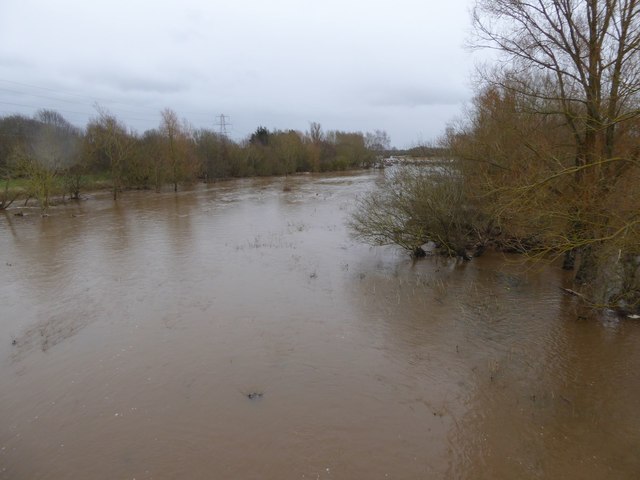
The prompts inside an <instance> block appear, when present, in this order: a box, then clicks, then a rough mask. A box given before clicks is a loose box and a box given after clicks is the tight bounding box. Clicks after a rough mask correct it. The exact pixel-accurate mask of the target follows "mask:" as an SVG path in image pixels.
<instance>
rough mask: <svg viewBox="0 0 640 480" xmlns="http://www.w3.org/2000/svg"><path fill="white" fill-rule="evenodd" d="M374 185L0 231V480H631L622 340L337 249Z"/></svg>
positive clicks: (60, 212) (227, 187)
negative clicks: (358, 202) (360, 198)
mask: <svg viewBox="0 0 640 480" xmlns="http://www.w3.org/2000/svg"><path fill="white" fill-rule="evenodd" d="M380 175H382V174H381V173H376V172H372V173H358V174H346V175H341V176H313V175H306V176H296V177H290V178H288V179H258V180H238V181H230V182H224V183H220V184H216V185H213V186H210V187H203V186H202V187H197V188H194V189H193V190H191V191H185V192H181V193H178V194H173V193H162V194H155V193H150V192H129V193H126V194H125V195H123V197H122V199H121V200H118V203H117V204H114V203H113V202H112V201H111V200H110V199H109V198H108V197H107V196H104V197H103V196H100V195H98V196H95V197H94V198H91V199H89V200H87V201H83V202H80V203H77V204H68V205H64V206H58V207H55V208H52V209H51V212H50V216H49V217H46V218H42V217H40V216H39V215H38V212H37V210H30V209H26V210H25V212H26V213H27V214H26V215H25V216H24V217H17V216H14V215H13V214H12V213H13V212H15V210H14V211H13V212H9V213H8V214H5V215H0V270H1V276H0V313H1V315H0V478H2V479H76V478H77V479H81V478H82V479H133V478H135V479H138V480H139V479H151V478H153V479H187V478H188V479H217V478H220V479H288V478H291V479H300V478H308V479H330V478H335V479H378V478H379V479H387V478H395V479H419V478H468V479H478V478H486V479H495V478H505V479H515V478H563V479H590V478H593V479H596V478H597V479H601V478H608V479H623V478H625V479H626V478H639V477H640V413H639V410H638V409H639V403H638V399H640V323H638V322H633V321H628V320H625V321H622V320H619V319H617V318H615V317H609V316H606V315H605V316H602V317H601V318H596V319H577V316H576V306H575V305H574V302H575V299H573V298H570V297H566V296H563V295H562V294H561V292H560V290H559V286H561V285H563V282H564V281H565V279H564V278H563V277H562V272H560V271H559V270H558V269H556V268H553V267H548V266H546V267H536V268H527V267H525V266H523V265H521V264H520V263H518V262H517V261H516V259H515V258H513V257H509V258H505V257H503V256H501V255H495V254H493V255H487V256H485V257H483V258H480V259H477V260H474V261H472V262H470V263H459V262H454V261H445V260H442V259H425V260H421V261H418V262H415V263H414V262H412V261H411V260H410V259H409V258H408V257H407V256H406V255H405V254H403V253H402V252H398V251H397V250H395V249H393V248H372V247H369V246H366V245H363V244H361V243H359V242H357V241H354V240H352V239H351V238H350V237H349V234H348V229H347V227H346V226H345V220H346V218H347V217H348V214H349V212H350V211H351V210H352V209H353V206H354V202H355V200H356V198H357V197H358V196H359V195H362V194H363V193H364V192H366V191H368V190H370V189H371V188H373V186H374V185H375V183H376V181H378V180H379V178H380ZM285 184H286V186H287V188H286V189H285V188H284V186H285Z"/></svg>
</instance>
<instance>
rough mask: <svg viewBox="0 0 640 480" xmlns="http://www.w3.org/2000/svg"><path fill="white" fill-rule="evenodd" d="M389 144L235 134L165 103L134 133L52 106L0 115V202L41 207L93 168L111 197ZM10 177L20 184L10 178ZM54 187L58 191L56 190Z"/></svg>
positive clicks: (278, 171) (266, 171) (315, 162)
mask: <svg viewBox="0 0 640 480" xmlns="http://www.w3.org/2000/svg"><path fill="white" fill-rule="evenodd" d="M387 150H389V137H388V135H387V134H386V133H385V132H384V131H380V130H377V131H375V132H373V133H364V134H363V133H361V132H343V131H327V132H324V131H323V130H322V127H321V126H320V124H318V123H310V125H309V130H308V131H307V132H300V131H296V130H287V131H283V130H269V129H267V128H265V127H262V126H260V127H258V128H256V130H255V132H254V133H252V134H251V135H250V136H249V137H248V138H246V139H244V140H242V141H240V142H236V141H233V140H231V139H230V138H228V137H227V136H225V135H222V134H220V133H218V132H215V131H213V130H209V129H194V128H192V127H191V126H190V125H189V124H188V123H187V122H186V121H180V120H179V119H178V116H177V114H176V113H175V112H174V111H173V110H170V109H166V110H164V111H162V117H161V121H160V125H159V126H158V128H155V129H152V130H147V131H145V132H144V133H143V134H138V133H136V132H134V131H132V130H130V129H128V128H127V127H126V126H125V125H124V124H123V123H122V122H121V121H120V120H119V119H118V118H116V117H115V116H114V115H113V114H111V113H109V112H107V111H104V110H99V111H98V114H97V116H96V117H95V118H94V119H92V120H91V121H90V122H89V123H88V124H87V125H86V127H85V128H84V129H81V128H78V127H76V126H73V125H71V124H70V123H69V122H68V121H67V120H66V119H65V118H64V117H63V116H62V115H61V114H60V113H58V112H55V111H51V110H41V111H39V112H38V113H37V114H36V115H35V116H34V117H26V116H22V115H10V116H5V117H0V175H1V176H2V178H3V179H4V180H5V182H4V183H5V188H3V192H0V209H1V208H6V207H7V206H8V205H9V204H10V203H11V202H13V201H14V200H15V198H14V197H17V196H18V195H22V196H25V195H26V196H27V197H31V198H36V199H37V200H38V201H39V203H40V205H41V206H42V208H47V206H48V204H49V198H50V196H51V195H52V194H64V195H68V196H70V197H78V195H79V194H80V191H81V189H83V188H85V185H86V179H87V178H89V177H93V178H95V177H96V176H99V177H101V178H104V179H105V182H107V183H108V184H109V186H110V188H112V191H113V196H114V199H115V198H117V196H118V194H119V192H121V191H122V190H124V189H133V188H136V189H155V190H160V189H161V188H163V187H164V186H166V185H171V187H172V188H173V189H174V190H177V189H178V186H179V185H181V184H189V183H192V182H194V181H198V180H202V181H213V180H216V179H224V178H232V177H251V176H267V175H287V174H292V173H295V172H325V171H335V170H346V169H354V168H368V167H371V166H372V165H374V164H375V163H376V162H377V161H378V159H379V158H381V157H382V156H383V155H384V152H385V151H387ZM16 179H18V180H20V181H21V182H22V183H21V184H20V185H22V187H21V188H19V189H15V188H11V187H10V186H11V185H12V182H13V184H15V181H16ZM60 189H62V192H60Z"/></svg>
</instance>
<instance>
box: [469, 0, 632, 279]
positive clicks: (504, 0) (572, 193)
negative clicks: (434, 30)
mask: <svg viewBox="0 0 640 480" xmlns="http://www.w3.org/2000/svg"><path fill="white" fill-rule="evenodd" d="M639 15H640V6H639V2H638V0H528V1H523V0H478V1H477V3H476V7H475V9H474V13H473V21H474V26H475V33H476V36H475V38H474V40H473V44H474V46H476V47H480V48H483V47H484V48H492V49H495V50H497V51H498V52H499V54H500V58H501V60H502V63H501V64H500V66H499V67H498V68H495V69H494V70H493V71H492V72H491V74H490V75H486V76H485V77H484V79H485V81H486V83H485V85H488V86H489V88H488V89H485V92H487V91H488V92H490V91H491V89H493V91H494V92H497V95H498V97H497V98H498V100H499V103H500V102H501V107H504V106H506V105H507V103H506V101H507V100H508V99H512V100H513V102H512V107H509V108H512V112H513V115H512V117H511V118H512V119H518V117H519V116H522V115H526V116H528V118H529V122H528V123H527V125H528V127H527V128H529V129H530V128H532V126H533V125H535V123H536V122H542V123H543V124H546V126H545V127H544V129H543V131H545V132H546V133H545V134H543V135H541V136H540V137H539V139H540V141H539V142H537V143H536V141H532V139H531V137H528V136H526V135H522V136H520V145H521V146H522V147H524V148H526V149H528V150H529V153H527V154H525V156H527V155H528V156H529V157H532V158H534V159H535V164H534V167H535V166H536V165H537V166H538V167H539V168H532V167H531V166H530V165H526V166H523V168H524V169H525V170H526V171H525V172H524V173H522V172H520V171H518V172H517V173H515V174H514V173H512V174H511V176H512V177H516V179H517V180H516V181H512V182H511V183H510V184H509V183H503V188H502V190H501V193H503V194H504V197H505V198H506V199H507V201H506V202H505V203H503V205H502V213H503V214H506V216H507V217H508V216H509V215H512V214H513V212H514V211H516V210H518V209H520V210H523V209H524V210H526V211H528V212H532V211H534V209H539V210H540V212H541V215H539V217H540V218H541V219H544V220H545V221H546V222H547V224H548V225H550V224H551V223H552V220H553V221H554V222H555V229H554V230H553V231H552V230H551V229H550V230H549V232H550V233H551V234H548V235H547V236H546V239H545V240H546V244H547V246H550V247H551V248H553V249H554V250H555V251H557V252H564V254H565V265H564V266H565V267H566V268H572V267H573V260H574V258H575V254H576V252H579V254H580V255H579V257H580V265H579V268H578V271H577V273H576V280H577V282H578V283H580V284H584V285H586V286H589V285H591V284H592V283H594V282H596V281H597V280H602V278H610V277H611V272H612V271H613V267H612V266H611V265H612V262H613V263H615V262H616V259H620V258H625V255H626V252H634V251H635V250H637V246H636V245H635V244H634V241H633V240H631V239H632V238H633V235H631V232H632V231H635V229H636V225H637V222H638V214H639V213H640V212H638V208H637V207H635V206H634V205H629V207H628V208H627V207H625V206H624V205H627V204H628V202H625V201H624V198H620V195H619V192H620V190H621V189H623V188H629V181H630V180H631V179H634V178H637V176H638V174H637V169H638V166H639V164H638V149H637V147H634V146H633V144H634V143H635V144H637V131H638V130H637V126H638V114H639V109H638V106H639V102H638V100H639V97H638V92H639V90H640V62H639V60H640V57H639V55H640V16H639ZM488 99H489V98H488V97H485V103H484V105H483V107H486V106H488V105H490V103H487V102H486V100H488ZM489 100H490V99H489ZM476 113H479V110H478V109H476ZM489 113H495V112H489ZM493 118H495V115H494V116H493ZM515 123H516V124H518V123H520V124H522V123H521V122H518V121H516V122H515ZM554 123H555V128H557V129H559V130H557V131H553V129H552V128H549V127H551V125H553V124H554ZM481 130H483V127H479V128H476V129H472V133H473V134H476V133H478V132H479V131H481ZM485 130H486V129H485ZM560 130H561V131H562V132H566V135H565V136H564V137H563V140H562V142H564V144H563V145H560V144H559V143H558V144H557V145H552V143H553V142H550V139H552V137H553V136H554V135H556V136H557V134H558V131H560ZM507 131H510V132H514V130H513V126H511V125H509V126H508V127H507ZM515 137H517V135H515V136H514V138H515ZM493 141H494V143H495V144H497V145H502V146H503V147H504V146H505V145H506V143H505V138H504V132H499V133H497V134H496V135H495V136H493ZM498 150H499V149H496V148H493V149H491V151H492V152H493V153H496V152H497V151H498ZM502 152H503V153H504V152H506V153H507V154H508V155H507V156H509V155H510V156H513V154H514V153H515V152H516V150H509V149H507V150H503V151H502ZM483 160H484V161H485V162H488V163H493V164H495V165H502V166H504V162H502V161H501V159H500V158H499V157H498V158H497V157H495V156H494V157H491V156H489V157H487V158H485V159H483ZM520 165H521V166H522V165H523V164H522V163H521V164H520ZM512 166H513V165H512ZM507 168H508V167H507ZM512 172H513V171H512ZM505 179H506V176H505ZM494 184H495V183H494ZM636 185H637V184H636ZM614 199H617V201H618V204H617V205H616V204H615V203H614ZM620 202H622V203H620ZM623 239H624V240H623ZM636 243H637V242H636ZM613 245H616V246H617V248H612V246H613ZM616 250H617V251H618V255H616V256H613V255H612V253H613V252H614V251H616ZM631 256H632V255H631ZM604 283H605V284H607V283H608V281H607V280H605V281H604Z"/></svg>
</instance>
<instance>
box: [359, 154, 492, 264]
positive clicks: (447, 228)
mask: <svg viewBox="0 0 640 480" xmlns="http://www.w3.org/2000/svg"><path fill="white" fill-rule="evenodd" d="M350 227H351V229H352V231H353V234H354V236H355V237H356V238H359V239H361V240H364V241H365V242H367V243H370V244H372V245H398V246H400V247H402V248H404V249H405V250H407V251H409V252H411V253H412V254H413V255H414V256H424V253H425V252H424V249H423V247H424V245H425V244H427V243H429V242H431V243H432V244H433V245H434V246H435V248H436V249H437V251H439V252H440V253H442V254H445V255H448V256H451V257H454V256H458V257H462V258H466V259H469V258H471V256H473V255H477V254H479V253H481V251H482V249H483V246H484V243H485V239H484V237H485V235H484V232H486V231H487V220H486V218H485V216H484V215H482V214H481V213H480V212H479V210H478V209H477V208H475V206H474V205H473V202H472V200H471V198H470V197H469V195H468V194H467V192H465V188H464V179H463V177H462V176H461V175H460V174H459V173H458V172H457V171H456V168H455V166H454V165H453V164H448V163H442V164H435V163H434V164H430V165H428V166H401V167H397V168H396V169H394V170H392V171H391V172H390V173H389V174H388V177H387V178H386V179H385V180H384V182H383V183H382V184H381V185H380V187H379V188H378V189H376V190H375V191H372V192H370V193H369V194H368V195H366V196H365V197H364V198H362V199H361V200H360V201H359V204H358V207H357V209H356V211H355V212H354V213H353V214H352V217H351V221H350Z"/></svg>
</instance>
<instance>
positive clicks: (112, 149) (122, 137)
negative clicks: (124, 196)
mask: <svg viewBox="0 0 640 480" xmlns="http://www.w3.org/2000/svg"><path fill="white" fill-rule="evenodd" d="M134 147H135V138H134V136H133V135H132V134H130V133H129V132H127V128H126V127H125V126H124V125H123V124H122V123H121V122H120V121H119V120H118V119H117V118H116V117H115V116H114V115H112V114H111V113H109V112H107V111H106V110H103V109H101V108H98V117H97V118H95V119H93V120H91V121H90V122H89V125H88V126H87V132H86V135H85V151H86V154H87V156H89V157H91V158H92V159H93V162H94V164H106V166H107V168H108V169H109V172H110V175H111V183H112V188H113V199H114V200H117V199H118V192H120V190H121V189H122V187H123V185H124V171H125V166H126V162H127V161H128V160H129V159H130V158H131V156H132V155H133V151H134Z"/></svg>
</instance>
